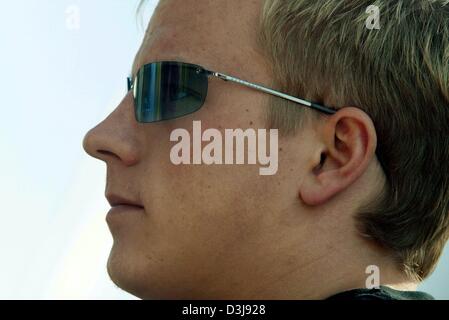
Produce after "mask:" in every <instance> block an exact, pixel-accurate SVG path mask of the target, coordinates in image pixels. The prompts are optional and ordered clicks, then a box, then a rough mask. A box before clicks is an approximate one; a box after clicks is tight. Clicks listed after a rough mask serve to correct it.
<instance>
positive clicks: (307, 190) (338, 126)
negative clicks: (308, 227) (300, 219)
mask: <svg viewBox="0 0 449 320" xmlns="http://www.w3.org/2000/svg"><path fill="white" fill-rule="evenodd" d="M319 130H320V133H319V136H320V139H321V140H322V144H318V145H321V147H320V148H321V150H317V152H318V151H319V156H317V155H314V166H313V167H312V168H311V170H310V171H309V172H308V174H307V176H306V177H305V179H304V180H303V183H302V185H301V189H300V198H301V199H302V201H303V202H304V203H305V204H307V205H311V206H316V205H320V204H323V203H325V202H327V201H329V200H330V199H331V198H332V197H334V196H336V195H337V194H339V193H340V192H342V191H344V190H345V189H347V188H348V187H349V186H350V185H351V184H352V183H353V182H354V181H356V180H357V179H358V178H359V177H360V176H361V175H362V174H363V173H364V172H365V170H366V169H367V167H368V165H369V163H370V161H371V160H372V159H373V158H374V154H375V150H376V145H377V139H376V131H375V128H374V124H373V122H372V120H371V118H370V117H369V116H368V115H367V114H366V113H365V112H363V111H362V110H360V109H357V108H352V107H346V108H342V109H340V110H339V111H338V112H337V113H336V114H334V115H332V116H331V117H329V118H327V119H326V123H325V124H324V126H323V127H322V129H319Z"/></svg>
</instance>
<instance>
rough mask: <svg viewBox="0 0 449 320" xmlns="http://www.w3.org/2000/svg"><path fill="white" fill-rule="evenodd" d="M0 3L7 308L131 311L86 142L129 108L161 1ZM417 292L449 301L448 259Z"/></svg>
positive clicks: (101, 171) (100, 175) (98, 168)
mask: <svg viewBox="0 0 449 320" xmlns="http://www.w3.org/2000/svg"><path fill="white" fill-rule="evenodd" d="M137 3H138V0H78V1H76V0H73V1H66V0H59V1H54V0H26V1H23V0H16V1H2V10H0V41H1V49H0V74H1V75H2V77H0V98H1V99H0V112H1V122H2V123H1V126H0V150H1V157H0V199H1V206H0V219H1V223H0V253H1V263H0V299H135V297H133V296H131V295H129V294H127V293H125V292H123V291H122V290H120V289H119V288H117V287H116V286H115V285H114V284H113V283H112V282H111V281H110V279H109V277H108V275H107V272H106V261H107V257H108V255H109V250H110V248H111V245H112V238H111V236H110V233H109V230H108V228H107V225H106V222H105V216H106V213H107V211H108V209H109V205H108V203H107V201H106V199H105V198H104V187H105V179H106V176H105V174H106V170H105V165H104V163H102V162H100V161H98V160H95V159H92V158H90V157H89V156H88V155H87V154H86V153H85V152H84V150H83V149H82V139H83V137H84V135H85V133H86V132H87V131H88V130H89V129H90V128H92V127H93V126H95V125H96V124H97V123H99V122H100V121H101V120H103V119H104V118H105V117H106V116H107V115H108V114H109V113H110V112H111V111H112V110H114V109H115V107H116V106H117V104H118V103H119V102H120V100H121V99H122V98H123V96H124V94H125V91H126V77H127V76H128V74H129V72H130V69H131V64H132V61H133V59H134V55H135V54H136V52H137V49H138V47H139V45H140V42H141V40H142V38H143V35H144V30H145V27H144V26H145V25H146V23H147V21H148V18H149V16H150V15H151V12H152V10H153V8H154V6H155V3H156V1H155V0H153V1H149V5H148V7H147V10H146V12H145V14H144V15H143V17H142V18H141V19H139V18H138V17H136V7H137ZM448 251H449V250H448V248H446V251H445V254H444V255H443V257H442V259H441V263H440V265H439V266H438V268H437V270H436V271H435V272H434V274H433V275H432V276H431V277H430V278H429V279H428V280H427V281H425V283H424V284H423V285H422V286H421V287H420V289H422V290H425V291H427V292H429V293H431V294H432V295H434V296H435V297H436V298H440V299H449V276H448V275H449V252H448Z"/></svg>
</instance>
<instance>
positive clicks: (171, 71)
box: [128, 61, 337, 123]
mask: <svg viewBox="0 0 449 320" xmlns="http://www.w3.org/2000/svg"><path fill="white" fill-rule="evenodd" d="M210 77H215V78H218V79H221V80H224V81H231V82H234V83H237V84H240V85H243V86H246V87H249V88H251V89H255V90H258V91H262V92H265V93H268V94H271V95H273V96H276V97H279V98H282V99H286V100H288V101H292V102H295V103H297V104H300V105H302V106H305V107H309V108H312V109H314V110H317V111H319V112H322V113H325V114H334V113H335V112H336V111H337V110H335V109H333V108H330V107H326V106H323V105H320V104H318V103H314V102H311V101H307V100H303V99H300V98H296V97H293V96H290V95H288V94H285V93H282V92H279V91H276V90H273V89H269V88H266V87H264V86H261V85H258V84H255V83H250V82H247V81H244V80H241V79H238V78H235V77H231V76H228V75H225V74H222V73H219V72H214V71H209V70H206V69H205V68H203V67H201V66H198V65H194V64H189V63H183V62H175V61H160V62H153V63H149V64H146V65H144V66H143V67H141V68H140V69H139V71H138V72H137V74H136V76H135V77H134V79H131V78H128V91H130V90H132V92H133V97H134V110H135V116H136V120H137V122H140V123H151V122H157V121H164V120H170V119H175V118H179V117H182V116H186V115H189V114H191V113H194V112H196V111H198V110H199V109H200V108H201V107H202V106H203V104H204V101H205V100H206V96H207V90H208V84H209V78H210Z"/></svg>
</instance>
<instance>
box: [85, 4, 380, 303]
mask: <svg viewBox="0 0 449 320" xmlns="http://www.w3.org/2000/svg"><path fill="white" fill-rule="evenodd" d="M260 11H261V2H260V1H240V0H223V1H198V0H182V1H178V0H163V1H161V2H160V3H159V5H158V7H157V9H156V11H155V12H154V15H153V17H152V19H151V22H150V24H149V27H148V30H147V32H146V35H145V38H144V40H143V43H142V45H141V48H140V50H139V51H138V53H137V55H136V58H135V61H134V66H133V69H134V70H135V71H137V70H139V69H140V68H141V67H142V66H143V65H145V64H148V63H150V62H154V61H182V62H188V63H192V64H197V65H201V66H204V67H205V68H207V69H209V70H216V71H220V72H223V73H226V74H230V75H233V76H236V77H238V78H242V79H245V80H248V81H252V82H255V83H260V84H266V85H270V83H271V82H272V76H271V75H270V72H269V68H268V66H267V62H266V59H265V58H264V57H263V55H262V54H261V53H260V51H259V50H258V49H257V45H256V38H257V32H258V29H257V28H258V22H259V15H260ZM268 99H269V97H268V95H267V94H265V93H262V92H259V91H256V90H251V89H249V88H247V87H244V86H239V85H236V84H233V83H230V82H225V81H220V80H219V79H213V78H211V79H210V80H209V90H208V95H207V98H206V101H205V103H204V105H203V107H202V108H201V109H200V110H199V111H197V112H195V113H193V114H190V115H187V116H184V117H181V118H177V119H172V120H168V121H161V122H155V123H138V122H137V121H136V119H135V116H134V104H133V103H134V102H133V96H132V93H131V92H129V93H128V94H127V95H126V96H125V97H124V99H123V100H122V102H121V103H120V104H119V105H118V106H117V108H116V109H115V110H114V111H113V112H112V113H111V114H110V115H109V116H108V117H107V118H106V119H104V120H103V121H102V122H101V123H100V124H98V125H97V126H96V127H95V128H93V129H91V130H90V131H89V132H88V133H87V135H86V137H85V139H84V148H85V150H86V151H87V153H89V154H90V155H91V156H93V157H95V158H98V159H100V160H102V161H104V162H105V163H106V165H107V184H106V196H107V197H108V200H109V201H110V202H113V203H112V205H117V204H120V203H124V202H127V203H133V204H135V205H136V206H133V207H132V206H127V207H125V209H124V210H118V211H116V212H113V214H109V215H108V216H107V223H108V226H109V228H110V231H111V234H112V236H113V247H112V249H111V253H110V257H109V260H108V272H109V275H110V277H111V279H112V280H113V281H114V282H115V283H116V284H117V285H118V286H119V287H121V288H123V289H124V290H126V291H128V292H130V293H132V294H134V295H136V296H138V297H141V298H146V299H183V298H191V299H202V298H207V299H215V298H216V299H222V298H224V299H226V298H265V297H268V298H270V297H276V294H278V293H279V291H280V290H281V288H282V287H283V286H285V283H286V281H289V280H288V277H286V275H288V274H292V273H293V272H294V270H296V269H297V268H298V264H299V265H302V266H303V268H302V270H303V271H304V268H305V265H309V266H312V265H313V264H312V261H311V260H312V259H311V258H310V257H312V256H313V255H314V254H316V253H317V252H318V253H319V252H322V253H323V254H324V252H326V251H325V250H332V247H333V243H334V242H335V239H336V238H329V240H327V239H328V238H326V234H329V233H332V234H336V235H339V237H340V238H339V239H340V240H341V241H344V240H345V239H346V238H347V237H349V236H346V235H345V234H346V233H347V232H346V231H347V230H348V229H351V228H352V225H351V224H352V222H351V219H350V215H349V214H341V215H338V216H337V215H336V214H332V213H329V214H326V212H330V211H331V210H330V209H329V208H331V207H332V208H335V207H336V206H339V209H341V211H342V212H344V210H345V209H348V208H349V207H348V203H350V201H337V200H333V198H335V195H336V194H338V193H339V192H341V191H342V190H347V189H348V188H349V186H351V188H353V189H351V190H357V188H360V186H361V185H363V183H364V182H363V179H362V178H360V177H361V176H362V175H363V174H365V173H366V172H367V171H370V170H368V169H367V168H369V166H370V165H371V161H372V159H373V154H374V150H375V144H376V141H375V133H374V128H373V127H371V125H372V124H371V123H370V120H369V119H367V118H365V117H364V115H363V113H358V111H354V110H352V109H351V108H347V111H342V112H339V114H338V115H337V116H335V117H332V118H329V119H330V120H329V121H326V122H323V124H322V125H319V124H315V125H313V126H312V125H306V126H305V127H304V128H302V129H301V130H300V132H298V133H297V134H296V135H294V136H288V137H281V136H280V137H279V142H278V150H279V160H278V171H277V173H276V174H275V175H271V176H264V175H260V174H259V166H255V165H251V164H243V165H205V164H202V165H174V164H173V163H172V162H171V161H170V150H171V148H172V147H173V145H174V142H171V141H170V134H171V132H172V131H173V130H175V129H178V128H183V129H186V130H187V131H189V132H192V123H193V121H195V120H201V125H202V129H203V130H206V129H208V128H215V129H218V130H220V131H221V132H224V130H225V129H237V128H241V129H244V130H245V129H247V128H254V129H259V128H266V114H267V104H268ZM223 136H224V133H223ZM328 136H329V137H332V138H334V137H335V136H338V137H339V144H338V145H333V143H334V141H335V139H327V138H326V137H328ZM358 137H360V138H358ZM373 137H374V138H373ZM330 144H332V146H331V145H330ZM323 153H326V162H325V164H324V165H323V161H322V160H323V157H322V154H323ZM321 170H325V171H326V172H324V171H323V172H324V173H323V174H321V175H320V172H321ZM366 179H367V178H366ZM336 181H337V182H336ZM355 194H356V193H355V192H349V193H347V194H346V195H345V197H346V199H352V200H353V202H352V203H353V204H354V205H355V204H356V203H357V201H355V200H354V199H355ZM351 197H352V198H351ZM337 198H338V197H337ZM351 205H352V204H351ZM126 208H127V209H126ZM348 210H349V209H348ZM337 221H338V223H337ZM330 230H332V231H330ZM351 230H352V229H351ZM351 236H352V235H351ZM361 272H362V273H363V272H364V270H362V271H361ZM273 283H278V285H274V284H273ZM275 287H276V288H277V289H278V292H276V290H272V289H273V288H275ZM270 288H271V289H270ZM269 290H272V291H269ZM270 294H272V295H270Z"/></svg>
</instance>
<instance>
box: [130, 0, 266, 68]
mask: <svg viewBox="0 0 449 320" xmlns="http://www.w3.org/2000/svg"><path fill="white" fill-rule="evenodd" d="M261 9H262V0H245V1H242V0H162V1H160V2H159V5H158V7H157V8H156V10H155V12H154V14H153V17H152V18H151V21H150V24H149V26H148V29H147V31H146V34H145V38H144V41H143V43H142V45H141V47H140V49H139V52H138V53H137V55H136V59H135V61H134V64H133V74H135V72H136V71H137V70H138V69H139V68H140V67H141V66H143V65H144V64H146V63H149V62H152V61H161V60H176V61H183V62H189V63H194V64H199V65H202V66H204V67H206V68H209V69H215V70H217V68H218V70H220V71H223V72H225V71H226V70H235V69H243V70H245V69H250V66H248V65H250V64H251V61H252V60H254V59H255V56H256V55H257V56H260V54H259V52H258V48H257V42H256V41H257V36H258V26H259V19H260V12H261ZM247 71H250V70H247Z"/></svg>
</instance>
